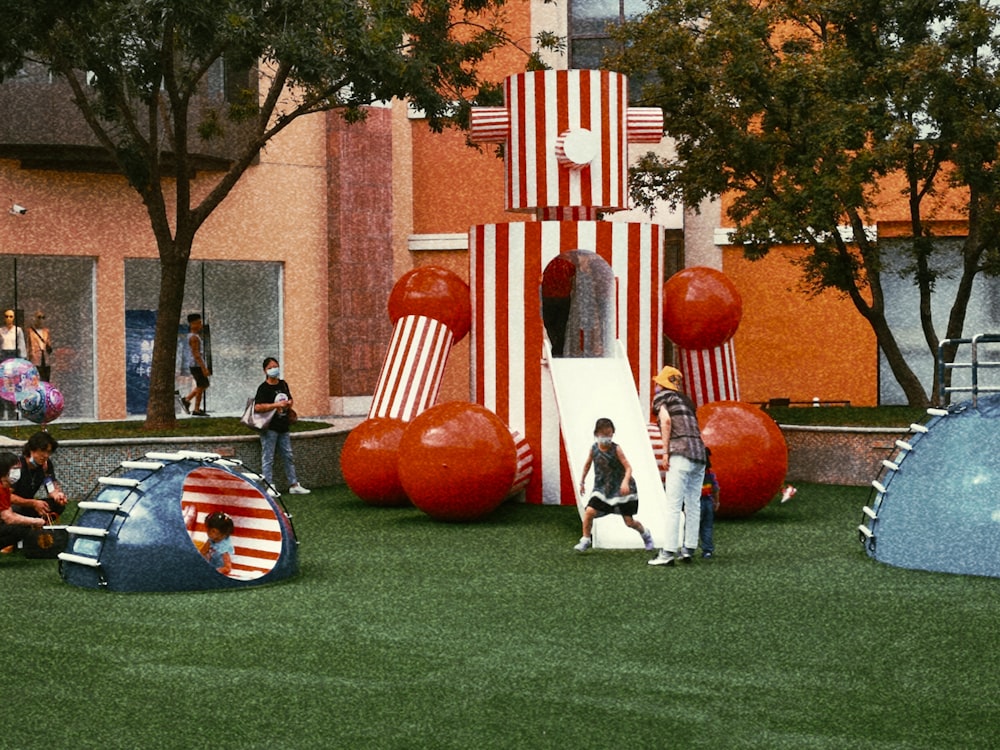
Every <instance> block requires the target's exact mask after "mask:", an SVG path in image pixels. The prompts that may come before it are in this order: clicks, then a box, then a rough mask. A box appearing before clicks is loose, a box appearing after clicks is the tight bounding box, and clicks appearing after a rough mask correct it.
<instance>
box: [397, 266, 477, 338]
mask: <svg viewBox="0 0 1000 750" xmlns="http://www.w3.org/2000/svg"><path fill="white" fill-rule="evenodd" d="M405 315H423V316H424V317H425V318H430V319H431V320H436V321H438V322H440V323H443V324H444V325H445V326H447V327H448V330H450V331H451V333H452V335H453V336H454V337H455V341H456V342H457V341H461V340H462V339H463V338H464V337H465V335H466V334H467V333H468V332H469V329H470V328H471V327H472V296H471V294H470V292H469V285H468V284H466V283H465V282H464V281H462V279H460V278H459V277H458V276H456V275H455V274H454V273H452V272H451V271H449V270H447V269H444V268H437V267H435V266H422V267H421V268H414V269H413V270H412V271H408V272H407V273H405V274H403V275H402V276H401V277H400V278H399V281H397V282H396V284H395V285H394V286H393V288H392V293H391V294H390V295H389V319H390V320H391V321H392V323H393V325H395V324H396V321H397V320H399V319H400V318H402V317H403V316H405Z"/></svg>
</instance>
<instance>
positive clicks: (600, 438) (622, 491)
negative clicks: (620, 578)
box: [573, 417, 653, 552]
mask: <svg viewBox="0 0 1000 750" xmlns="http://www.w3.org/2000/svg"><path fill="white" fill-rule="evenodd" d="M594 437H596V438H597V441H596V442H595V443H594V444H593V445H592V446H591V448H590V455H588V456H587V460H586V462H585V463H584V465H583V474H582V475H581V478H580V494H581V495H582V494H583V493H584V492H585V491H586V487H585V485H584V480H586V478H587V474H588V473H589V472H590V467H591V465H593V467H594V489H593V492H592V493H591V496H590V500H589V501H588V502H587V507H586V509H584V511H583V536H582V537H580V541H579V543H578V544H577V545H576V546H575V547H573V549H575V550H576V551H577V552H586V551H587V550H588V549H590V546H591V544H592V543H593V542H592V538H591V529H592V528H593V525H594V519H595V518H597V517H598V516H604V515H607V514H608V513H615V514H617V515H620V516H621V517H622V518H623V519H624V520H625V525H626V526H628V527H629V528H630V529H635V530H636V531H638V532H639V534H640V535H641V536H642V541H643V543H644V544H645V546H646V549H647V550H651V549H653V535H652V534H650V533H649V530H648V529H646V528H645V527H644V526H643V525H642V524H641V523H639V522H638V521H636V520H635V518H633V516H635V514H636V513H637V512H638V511H639V495H638V494H637V492H636V486H635V479H634V478H633V477H632V465H631V464H630V463H629V462H628V459H627V458H625V451H623V450H622V449H621V446H620V445H618V444H617V443H615V441H614V437H615V425H614V423H613V422H612V421H611V420H610V419H607V418H606V417H601V418H600V419H598V420H597V424H595V425H594Z"/></svg>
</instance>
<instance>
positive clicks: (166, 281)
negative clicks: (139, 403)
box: [144, 248, 188, 430]
mask: <svg viewBox="0 0 1000 750" xmlns="http://www.w3.org/2000/svg"><path fill="white" fill-rule="evenodd" d="M174 250H175V251H176V248H174ZM167 255H170V256H171V257H169V258H168V257H167ZM187 258H188V254H187V253H184V252H171V253H169V254H166V253H163V252H161V253H160V301H159V306H158V307H157V315H156V336H155V338H154V339H153V366H152V373H151V375H150V381H149V402H148V403H147V405H146V422H145V424H144V429H147V430H160V429H169V428H171V427H175V426H176V425H177V415H176V410H175V404H176V402H175V400H174V390H175V388H174V370H175V363H176V361H177V327H178V323H179V321H180V318H181V308H182V306H183V304H184V282H185V280H186V278H187V266H188V263H187Z"/></svg>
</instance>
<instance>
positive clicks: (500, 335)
mask: <svg viewBox="0 0 1000 750" xmlns="http://www.w3.org/2000/svg"><path fill="white" fill-rule="evenodd" d="M504 92H505V96H506V104H505V106H503V107H482V108H476V109H474V110H473V112H472V120H471V123H472V124H471V139H472V140H473V141H476V142H479V143H502V144H504V146H505V153H506V159H505V178H506V188H505V195H506V207H507V209H508V210H509V211H516V212H531V213H533V214H534V216H535V218H536V219H537V221H533V222H517V223H509V224H482V225H478V226H474V227H472V228H471V229H470V231H469V263H470V274H469V279H470V286H471V290H472V304H473V316H472V358H473V362H472V370H473V384H472V387H473V398H474V400H475V401H477V402H478V403H480V404H483V405H484V406H486V407H487V408H489V409H491V410H493V411H494V412H495V413H496V414H497V415H498V416H500V418H501V419H503V420H505V421H506V423H507V424H508V425H509V426H510V427H511V429H514V430H517V431H518V432H519V433H521V434H523V435H524V436H525V438H526V439H527V441H528V443H529V444H530V445H531V447H532V451H533V454H534V463H535V466H534V472H533V474H532V476H531V481H530V482H529V484H528V486H527V488H526V492H525V496H526V499H527V500H528V501H529V502H535V503H542V502H544V503H553V504H556V503H562V504H567V505H569V504H574V503H575V502H576V495H575V492H576V488H575V486H574V485H573V480H572V479H571V478H570V473H569V471H568V468H567V462H566V457H565V454H564V448H563V443H562V440H561V437H560V418H559V414H558V410H557V408H556V404H555V402H554V395H553V389H552V384H551V382H550V380H549V374H548V372H547V371H546V369H545V368H544V367H543V366H542V358H543V346H544V341H545V330H544V326H543V322H542V318H541V315H540V301H539V285H540V280H541V277H542V272H543V270H544V269H545V268H546V266H547V264H548V263H549V262H550V261H552V260H553V259H554V258H556V257H557V256H559V255H560V254H561V253H566V252H568V251H572V250H584V251H592V252H594V253H596V254H597V255H598V256H600V258H602V259H603V260H604V261H606V262H607V264H608V265H610V267H611V269H612V270H613V272H614V275H615V277H616V279H617V288H616V290H615V320H614V329H615V330H614V338H617V339H618V340H619V341H621V342H622V343H623V345H624V347H625V349H626V355H627V358H628V361H629V363H630V365H631V367H632V373H633V377H634V379H635V387H636V389H637V391H638V393H639V397H640V398H641V399H642V400H644V401H645V402H646V403H648V402H649V400H650V398H651V395H652V394H651V382H652V377H653V375H654V374H655V373H656V372H657V371H658V369H659V366H660V362H661V360H662V351H661V345H660V336H659V335H658V329H659V325H660V317H661V295H660V289H659V279H660V278H661V275H662V270H661V259H662V257H663V230H662V228H661V227H660V226H658V225H655V224H649V223H640V222H635V223H631V222H606V221H601V220H599V217H600V215H601V214H603V213H608V212H613V211H618V210H622V209H625V208H627V207H628V184H627V178H628V145H629V143H659V141H660V140H661V138H662V133H663V116H662V113H661V111H660V110H659V109H655V108H636V107H629V106H628V82H627V79H626V78H625V76H623V75H621V74H618V73H612V72H608V71H601V70H561V71H555V70H547V71H532V72H527V73H521V74H518V75H514V76H510V77H509V78H507V79H506V81H505V83H504Z"/></svg>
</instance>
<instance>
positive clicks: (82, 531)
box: [66, 526, 108, 539]
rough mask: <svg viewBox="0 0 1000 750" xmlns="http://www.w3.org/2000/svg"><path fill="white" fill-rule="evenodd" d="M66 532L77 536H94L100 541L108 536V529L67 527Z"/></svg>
mask: <svg viewBox="0 0 1000 750" xmlns="http://www.w3.org/2000/svg"><path fill="white" fill-rule="evenodd" d="M66 531H68V532H69V533H70V534H76V535H77V536H94V537H98V538H100V539H103V538H104V537H106V536H107V535H108V530H107V529H95V528H94V527H92V526H67V527H66Z"/></svg>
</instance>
